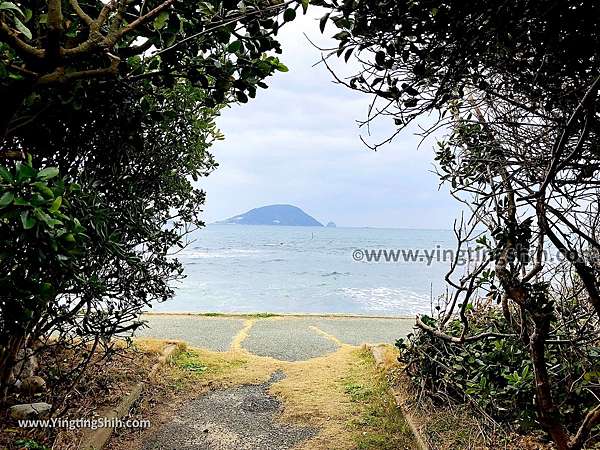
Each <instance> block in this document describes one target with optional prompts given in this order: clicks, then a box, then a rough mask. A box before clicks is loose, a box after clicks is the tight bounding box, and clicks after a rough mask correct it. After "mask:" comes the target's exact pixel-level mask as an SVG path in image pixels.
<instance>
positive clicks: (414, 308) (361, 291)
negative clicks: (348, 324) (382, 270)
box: [340, 287, 429, 314]
mask: <svg viewBox="0 0 600 450" xmlns="http://www.w3.org/2000/svg"><path fill="white" fill-rule="evenodd" d="M340 291H341V292H342V293H343V294H344V295H346V296H348V297H350V298H351V299H352V300H354V301H355V302H357V303H359V304H360V305H361V306H362V307H363V308H364V309H365V310H368V311H378V312H395V311H402V312H404V313H411V314H412V313H417V312H427V311H428V310H429V302H428V299H427V297H426V296H424V295H419V294H418V293H416V292H412V291H409V290H406V289H398V288H387V287H378V288H341V289H340Z"/></svg>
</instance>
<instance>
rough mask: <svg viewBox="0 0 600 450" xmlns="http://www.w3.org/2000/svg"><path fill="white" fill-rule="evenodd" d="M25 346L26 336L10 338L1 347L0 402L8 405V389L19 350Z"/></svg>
mask: <svg viewBox="0 0 600 450" xmlns="http://www.w3.org/2000/svg"><path fill="white" fill-rule="evenodd" d="M24 344H25V336H24V335H13V336H9V337H8V339H7V341H6V345H0V402H1V403H6V399H7V395H8V387H9V385H10V382H11V378H12V375H13V369H14V367H15V364H16V362H17V357H18V354H19V350H21V348H22V347H23V345H24Z"/></svg>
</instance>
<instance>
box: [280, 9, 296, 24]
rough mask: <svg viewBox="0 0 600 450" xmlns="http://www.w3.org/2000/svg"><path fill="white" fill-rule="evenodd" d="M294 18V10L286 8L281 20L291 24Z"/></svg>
mask: <svg viewBox="0 0 600 450" xmlns="http://www.w3.org/2000/svg"><path fill="white" fill-rule="evenodd" d="M295 18H296V10H295V9H294V8H288V9H286V10H285V12H284V13H283V20H285V21H286V22H291V21H292V20H294V19H295Z"/></svg>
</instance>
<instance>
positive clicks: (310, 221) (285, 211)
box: [215, 205, 323, 227]
mask: <svg viewBox="0 0 600 450" xmlns="http://www.w3.org/2000/svg"><path fill="white" fill-rule="evenodd" d="M215 223H217V224H226V225H280V226H299V227H322V226H323V224H322V223H320V222H319V221H318V220H316V219H315V218H314V217H312V216H310V215H308V214H306V213H305V212H304V211H302V210H301V209H300V208H298V207H297V206H292V205H268V206H263V207H261V208H254V209H251V210H250V211H248V212H246V213H244V214H239V215H237V216H233V217H230V218H229V219H226V220H221V221H218V222H215Z"/></svg>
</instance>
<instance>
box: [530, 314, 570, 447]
mask: <svg viewBox="0 0 600 450" xmlns="http://www.w3.org/2000/svg"><path fill="white" fill-rule="evenodd" d="M532 316H533V321H534V328H533V333H532V334H531V337H530V341H529V350H530V353H531V360H532V362H533V371H534V375H535V389H536V397H535V398H536V402H535V403H536V407H537V410H538V417H539V420H540V422H541V424H542V425H543V426H544V428H545V429H546V430H547V431H548V433H550V436H551V437H552V440H553V441H554V443H555V444H556V446H557V448H558V449H559V450H568V449H569V436H568V435H567V432H566V430H565V428H564V426H563V425H562V423H561V420H560V413H559V411H558V409H557V408H556V406H555V404H554V401H553V400H552V389H551V386H550V379H549V377H548V370H547V367H546V354H545V353H546V344H545V341H546V338H547V337H548V332H549V331H550V318H549V317H548V316H547V315H546V314H543V313H536V314H535V315H534V314H532Z"/></svg>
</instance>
